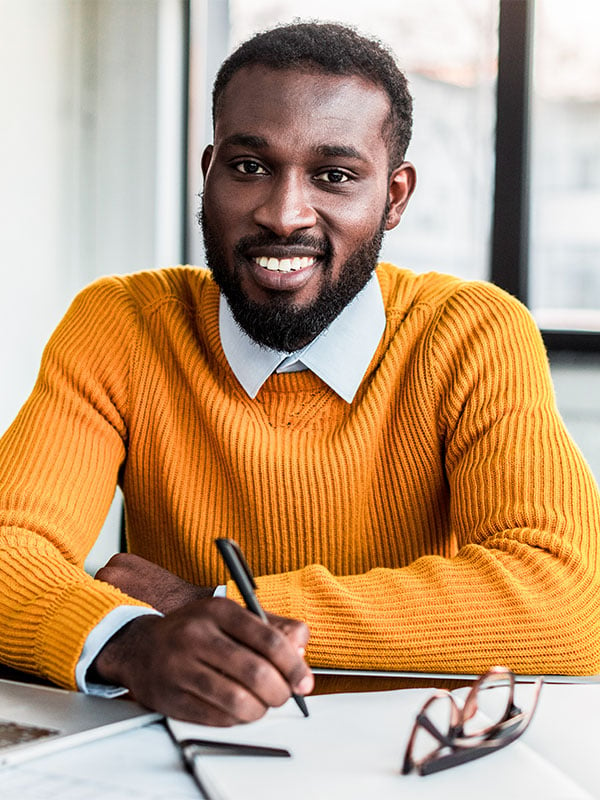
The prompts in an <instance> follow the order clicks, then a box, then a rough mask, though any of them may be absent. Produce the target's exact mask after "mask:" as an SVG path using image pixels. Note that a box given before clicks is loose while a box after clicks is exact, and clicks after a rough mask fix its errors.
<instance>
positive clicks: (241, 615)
mask: <svg viewBox="0 0 600 800" xmlns="http://www.w3.org/2000/svg"><path fill="white" fill-rule="evenodd" d="M213 602H214V604H215V609H214V614H215V619H217V620H218V623H219V626H220V627H221V629H222V630H223V631H225V632H226V633H228V634H229V635H230V636H231V638H233V639H235V640H236V641H238V642H240V643H243V644H244V645H246V646H247V647H249V648H250V649H252V650H254V651H256V652H257V653H260V654H261V655H263V656H264V657H265V659H266V660H267V661H268V662H270V663H271V664H273V665H274V666H275V667H276V668H277V669H278V670H279V672H280V673H281V674H282V675H283V677H284V679H285V681H286V683H288V684H289V685H290V686H291V687H292V688H293V689H294V690H298V691H300V692H302V691H304V690H305V689H306V687H307V686H308V685H309V684H310V675H311V673H310V669H309V668H308V665H307V664H306V662H305V661H304V659H303V658H302V657H301V656H300V655H299V653H298V647H297V645H296V644H294V643H293V642H292V641H291V640H290V638H289V637H288V636H286V635H285V634H284V633H282V631H281V630H279V629H278V628H277V627H274V626H272V625H267V624H265V623H264V622H262V621H261V620H260V619H259V618H258V617H256V616H254V615H253V614H251V613H250V612H248V611H247V610H246V609H243V608H241V607H240V606H238V605H237V604H236V603H234V602H232V601H230V600H226V599H224V598H222V599H220V598H215V600H214V601H213ZM300 624H302V623H300ZM303 682H304V685H303V686H302V688H300V685H301V684H302V683H303Z"/></svg>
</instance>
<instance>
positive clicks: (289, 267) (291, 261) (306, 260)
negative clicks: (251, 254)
mask: <svg viewBox="0 0 600 800" xmlns="http://www.w3.org/2000/svg"><path fill="white" fill-rule="evenodd" d="M253 261H254V263H255V264H258V266H259V267H263V269H268V270H271V271H272V272H296V271H297V270H299V269H306V267H312V266H313V264H314V263H315V259H314V257H313V256H296V257H294V258H273V256H259V257H258V258H254V259H253Z"/></svg>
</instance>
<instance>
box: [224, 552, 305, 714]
mask: <svg viewBox="0 0 600 800" xmlns="http://www.w3.org/2000/svg"><path fill="white" fill-rule="evenodd" d="M215 544H216V545H217V548H218V550H219V553H220V554H221V557H222V558H223V561H224V562H225V564H226V565H227V569H228V570H229V572H230V574H231V577H232V579H233V580H234V582H235V585H236V586H237V588H238V591H239V593H240V594H241V595H242V598H243V600H244V603H245V604H246V607H247V609H248V610H249V611H251V612H252V613H253V614H256V616H257V617H259V618H260V619H261V620H262V621H263V622H264V623H265V624H266V625H268V624H269V620H268V618H267V615H266V614H265V612H264V610H263V608H262V606H261V605H260V603H259V602H258V598H257V597H256V593H255V591H254V590H255V589H256V583H255V581H254V576H253V575H252V572H251V571H250V567H249V566H248V563H247V562H246V559H245V558H244V556H243V554H242V551H241V550H240V548H239V545H238V544H237V542H235V541H234V540H233V539H216V541H215ZM292 697H293V698H294V700H295V702H296V705H297V706H298V708H299V709H300V711H302V713H303V714H304V716H305V717H308V708H307V707H306V701H305V699H304V697H302V695H300V694H295V693H294V692H292Z"/></svg>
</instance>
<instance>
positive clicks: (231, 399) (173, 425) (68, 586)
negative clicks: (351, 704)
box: [0, 265, 600, 686]
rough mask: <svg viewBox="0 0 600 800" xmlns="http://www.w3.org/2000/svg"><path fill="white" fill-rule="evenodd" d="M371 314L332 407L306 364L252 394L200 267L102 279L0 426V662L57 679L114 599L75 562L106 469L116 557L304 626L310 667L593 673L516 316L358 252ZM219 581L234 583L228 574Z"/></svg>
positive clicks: (588, 520)
mask: <svg viewBox="0 0 600 800" xmlns="http://www.w3.org/2000/svg"><path fill="white" fill-rule="evenodd" d="M377 274H378V277H379V281H380V284H381V288H382V292H383V297H384V302H385V305H386V309H387V327H386V330H385V333H384V336H383V339H382V341H381V343H380V345H379V348H378V350H377V352H376V353H375V356H374V358H373V360H372V363H371V364H370V366H369V369H368V372H367V374H366V376H365V378H364V380H363V382H362V384H361V387H360V389H359V391H358V394H357V396H356V397H355V399H354V401H353V403H352V404H351V405H348V404H347V403H345V402H344V401H343V400H341V399H340V398H339V397H338V396H337V395H335V394H334V393H333V392H332V391H331V390H330V389H329V388H327V387H326V386H325V385H324V384H323V383H322V382H321V381H320V379H319V378H317V377H316V376H314V375H313V374H312V373H310V372H296V373H287V374H279V375H273V376H272V377H271V378H269V379H268V380H267V382H266V384H265V385H264V386H263V388H262V389H261V390H260V392H259V394H258V396H257V398H256V400H254V401H253V400H250V399H249V398H248V397H247V396H246V395H245V393H244V392H243V390H242V389H241V387H240V386H239V384H238V383H237V381H236V379H235V378H234V376H233V374H232V372H231V370H230V368H229V366H228V363H227V361H226V359H225V356H224V354H223V351H222V349H221V345H220V341H219V332H218V291H217V288H216V286H215V285H214V283H213V282H212V280H211V278H210V277H209V274H208V273H207V272H206V271H205V270H202V269H197V268H174V269H168V270H163V271H156V272H146V273H139V274H135V275H129V276H121V277H109V278H105V279H102V280H100V281H98V282H96V283H95V284H93V285H92V286H91V287H89V288H88V289H86V290H85V291H84V292H82V293H81V294H80V295H79V296H78V297H77V298H76V299H75V301H74V303H73V305H72V307H71V309H70V310H69V312H68V313H67V315H66V317H65V318H64V320H63V322H62V323H61V324H60V326H59V327H58V329H57V331H56V332H55V334H54V335H53V337H52V339H51V341H50V343H49V344H48V346H47V348H46V350H45V353H44V357H43V362H42V366H41V371H40V376H39V379H38V381H37V383H36V386H35V388H34V390H33V393H32V395H31V397H30V398H29V400H28V401H27V403H26V404H25V406H24V408H23V409H22V411H21V413H20V414H19V416H18V417H17V419H16V421H15V422H14V423H13V425H12V426H11V428H10V429H9V430H8V432H7V434H6V435H5V436H4V438H3V439H2V442H1V445H0V660H1V661H4V662H6V663H8V664H11V665H13V666H16V667H19V668H22V669H27V670H31V671H34V672H37V673H40V674H43V675H47V676H49V677H50V678H51V679H53V680H55V681H57V682H58V683H61V684H63V685H66V686H73V685H74V669H75V664H76V662H77V660H78V658H79V655H80V651H81V648H82V645H83V642H84V640H85V638H86V636H87V634H88V633H89V631H90V630H91V628H92V627H93V626H94V625H95V624H96V623H97V622H98V621H99V620H100V619H101V618H102V617H103V616H104V615H105V614H106V613H107V612H108V611H109V610H110V609H112V608H113V607H115V605H117V604H119V603H121V602H123V600H124V596H123V595H122V594H121V593H120V592H119V591H117V590H114V589H112V588H111V587H109V586H107V585H106V584H103V583H100V582H97V581H94V580H93V579H92V578H90V577H88V576H86V575H85V573H84V572H83V569H82V565H83V561H84V558H85V556H86V554H87V552H88V551H89V549H90V548H91V546H92V544H93V542H94V540H95V538H96V536H97V534H98V531H99V530H100V527H101V525H102V522H103V519H104V517H105V515H106V512H107V509H108V507H109V504H110V502H111V499H112V496H113V492H114V488H115V484H116V482H117V481H118V482H119V483H120V484H121V486H122V488H123V491H124V494H125V498H126V510H127V530H128V537H129V545H130V549H131V551H133V552H135V553H139V554H140V555H142V556H144V557H145V558H148V559H151V560H153V561H155V562H157V563H159V564H162V565H163V566H165V567H167V568H168V569H170V570H172V571H173V572H175V573H177V574H179V575H181V576H182V577H184V578H186V579H187V580H189V581H193V582H196V583H199V584H202V585H209V586H211V585H215V584H217V583H222V582H225V580H226V574H225V570H224V568H223V566H222V565H221V563H220V561H219V559H218V557H217V552H216V548H215V547H214V544H213V539H214V538H215V537H216V536H231V537H234V538H235V539H237V540H238V541H239V543H240V545H241V546H242V548H243V550H244V551H245V553H246V554H247V557H248V560H249V562H250V565H251V567H252V569H253V571H254V572H255V574H256V575H258V576H260V577H259V578H258V580H257V582H258V586H259V597H260V601H261V602H262V604H263V605H264V606H265V608H267V609H269V610H271V611H274V612H277V613H280V614H284V615H289V616H292V617H298V618H301V619H304V620H306V621H307V622H308V624H309V626H310V628H311V631H312V635H311V641H310V645H309V649H308V658H309V660H310V661H311V662H312V663H313V664H316V665H324V666H343V667H370V668H376V669H406V670H433V671H467V672H478V671H481V670H483V669H485V668H487V667H488V666H490V665H491V664H493V663H496V662H497V663H504V664H507V665H509V666H510V667H513V668H514V669H516V670H518V671H522V672H528V673H530V672H539V671H545V672H559V673H574V674H585V673H593V672H598V671H600V648H599V642H600V597H599V591H598V587H599V583H600V577H599V576H600V571H599V570H598V557H599V555H598V554H599V548H598V534H599V531H600V502H599V496H598V490H597V488H596V486H595V484H594V480H593V478H592V476H591V475H590V472H589V470H588V468H587V466H586V465H585V463H584V461H583V459H582V457H581V455H580V453H579V452H578V450H577V449H576V448H575V446H574V445H573V443H572V442H571V440H570V439H569V437H568V435H567V433H566V432H565V430H564V428H563V425H562V423H561V421H560V418H559V416H558V413H557V411H556V408H555V404H554V398H553V393H552V389H551V384H550V379H549V371H548V365H547V361H546V356H545V353H544V350H543V346H542V344H541V340H540V337H539V334H538V332H537V331H536V329H535V326H534V324H533V322H532V321H531V319H530V317H529V315H528V313H527V312H526V310H525V309H524V308H523V307H522V306H520V305H519V304H518V303H517V302H516V301H515V300H513V299H512V298H510V297H508V296H507V295H506V294H504V293H502V292H501V291H499V290H498V289H496V288H494V287H492V286H490V285H488V284H484V283H471V282H464V281H459V280H457V279H454V278H450V277H448V276H442V275H436V274H429V275H414V274H412V273H410V272H407V271H403V270H399V269H396V268H395V267H392V266H391V265H380V266H379V267H378V270H377ZM228 593H229V594H231V596H234V597H235V591H234V588H233V586H232V585H231V584H228Z"/></svg>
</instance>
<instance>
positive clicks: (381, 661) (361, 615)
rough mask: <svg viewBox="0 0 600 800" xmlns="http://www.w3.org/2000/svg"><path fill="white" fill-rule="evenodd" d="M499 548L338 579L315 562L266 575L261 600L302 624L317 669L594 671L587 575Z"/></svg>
mask: <svg viewBox="0 0 600 800" xmlns="http://www.w3.org/2000/svg"><path fill="white" fill-rule="evenodd" d="M497 545H498V547H499V549H498V550H494V549H492V548H483V547H480V546H476V545H473V546H468V547H466V548H464V549H463V551H462V552H461V553H460V554H459V555H457V556H456V557H455V558H453V559H445V558H440V557H432V556H428V557H424V558H421V559H419V560H418V561H416V562H414V563H413V564H412V565H410V566H409V567H405V568H403V569H385V568H382V569H375V570H371V571H370V572H368V573H366V574H363V575H353V576H347V577H337V578H336V577H335V576H333V575H331V574H330V573H329V572H328V571H327V570H325V569H324V568H322V567H318V566H312V567H307V568H305V569H303V570H299V571H297V572H294V573H284V574H281V575H274V576H268V577H262V578H258V579H257V583H258V586H259V598H260V601H261V603H262V604H263V605H264V606H265V608H269V609H271V610H273V611H274V612H276V613H283V614H289V615H291V616H296V617H298V618H300V619H303V620H304V621H305V622H306V623H307V624H308V625H309V627H310V629H311V640H310V644H309V647H308V650H307V657H308V660H309V663H311V664H312V665H313V666H331V667H339V668H352V667H354V668H372V669H381V670H386V669H388V670H408V671H439V672H468V673H473V672H480V671H482V670H484V669H486V668H487V667H489V666H490V665H491V664H495V663H501V664H506V665H507V666H510V667H511V668H513V669H515V670H516V671H518V672H521V673H537V672H547V673H566V674H593V673H596V672H598V671H600V656H599V655H598V648H597V644H596V643H597V641H598V637H599V636H600V613H599V608H598V603H597V597H598V592H599V590H600V586H599V585H598V583H599V582H598V578H597V577H596V575H595V573H594V572H593V571H591V570H590V569H589V568H588V567H587V566H586V565H585V564H583V563H582V562H581V561H579V562H578V561H577V559H575V558H573V559H569V558H568V557H566V558H565V560H564V561H561V560H560V558H559V557H557V556H556V555H552V554H550V553H547V552H544V551H543V550H540V549H539V548H537V547H533V546H529V545H521V544H516V543H514V542H512V541H505V542H500V541H499V542H498V543H497ZM234 592H235V589H234V587H233V586H228V593H229V594H230V595H231V596H234Z"/></svg>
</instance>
